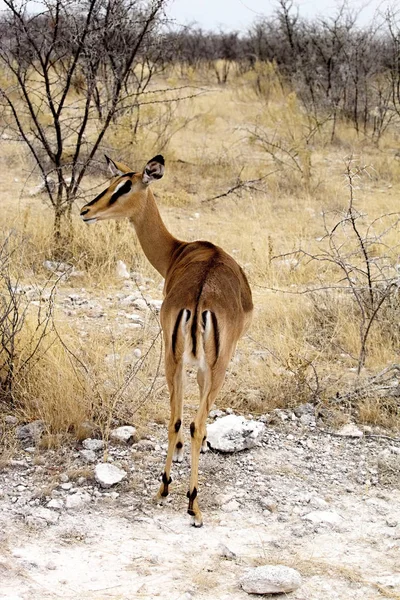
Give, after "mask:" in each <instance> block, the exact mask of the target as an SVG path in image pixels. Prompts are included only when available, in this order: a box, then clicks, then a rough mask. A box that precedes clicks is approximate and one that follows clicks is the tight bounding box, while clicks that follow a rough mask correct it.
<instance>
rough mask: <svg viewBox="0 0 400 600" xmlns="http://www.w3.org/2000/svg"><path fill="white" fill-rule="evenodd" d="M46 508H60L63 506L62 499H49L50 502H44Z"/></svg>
mask: <svg viewBox="0 0 400 600" xmlns="http://www.w3.org/2000/svg"><path fill="white" fill-rule="evenodd" d="M46 508H52V509H53V510H62V509H63V508H64V503H63V501H62V500H56V499H55V498H53V500H50V502H48V503H47V504H46Z"/></svg>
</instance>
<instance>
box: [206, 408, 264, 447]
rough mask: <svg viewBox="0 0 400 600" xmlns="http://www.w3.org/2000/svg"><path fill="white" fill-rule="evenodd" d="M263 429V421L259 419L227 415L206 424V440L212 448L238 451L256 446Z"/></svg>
mask: <svg viewBox="0 0 400 600" xmlns="http://www.w3.org/2000/svg"><path fill="white" fill-rule="evenodd" d="M264 429H265V425H264V423H260V422H259V421H246V419H245V418H244V417H241V416H236V415H228V416H226V417H222V418H221V419H217V420H216V421H215V422H214V423H212V424H211V425H208V426H207V442H208V443H209V444H210V446H211V448H214V450H220V451H221V452H239V451H240V450H246V449H247V448H253V446H256V445H257V443H258V442H259V439H260V438H261V436H262V434H263V432H264Z"/></svg>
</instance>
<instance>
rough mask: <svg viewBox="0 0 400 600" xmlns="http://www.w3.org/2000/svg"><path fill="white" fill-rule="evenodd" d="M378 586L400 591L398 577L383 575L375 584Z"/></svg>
mask: <svg viewBox="0 0 400 600" xmlns="http://www.w3.org/2000/svg"><path fill="white" fill-rule="evenodd" d="M377 583H378V584H379V585H383V586H384V587H388V588H392V589H393V588H394V589H396V590H397V589H400V575H398V574H395V575H384V576H383V577H380V578H379V579H378V582H377Z"/></svg>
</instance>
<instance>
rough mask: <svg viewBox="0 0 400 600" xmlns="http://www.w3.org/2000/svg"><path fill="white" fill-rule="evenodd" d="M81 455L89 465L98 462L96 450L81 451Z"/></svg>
mask: <svg viewBox="0 0 400 600" xmlns="http://www.w3.org/2000/svg"><path fill="white" fill-rule="evenodd" d="M79 454H80V456H81V457H82V458H83V460H84V461H85V462H87V463H95V462H96V460H97V456H96V453H95V452H94V450H80V451H79Z"/></svg>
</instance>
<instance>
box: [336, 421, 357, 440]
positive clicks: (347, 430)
mask: <svg viewBox="0 0 400 600" xmlns="http://www.w3.org/2000/svg"><path fill="white" fill-rule="evenodd" d="M337 434H338V435H343V436H344V437H355V438H360V437H362V436H363V435H364V434H363V432H362V431H361V429H359V428H358V427H357V425H354V423H346V425H343V427H341V428H340V429H339V431H338V432H337Z"/></svg>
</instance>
